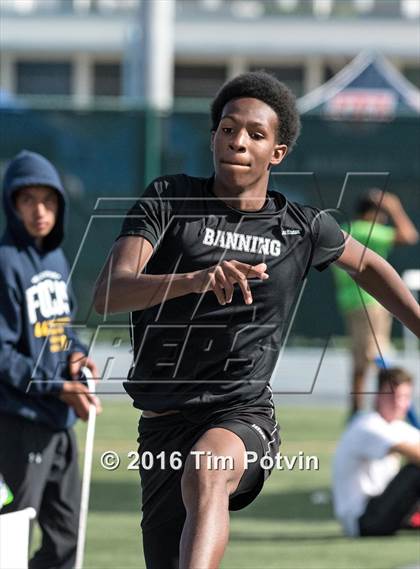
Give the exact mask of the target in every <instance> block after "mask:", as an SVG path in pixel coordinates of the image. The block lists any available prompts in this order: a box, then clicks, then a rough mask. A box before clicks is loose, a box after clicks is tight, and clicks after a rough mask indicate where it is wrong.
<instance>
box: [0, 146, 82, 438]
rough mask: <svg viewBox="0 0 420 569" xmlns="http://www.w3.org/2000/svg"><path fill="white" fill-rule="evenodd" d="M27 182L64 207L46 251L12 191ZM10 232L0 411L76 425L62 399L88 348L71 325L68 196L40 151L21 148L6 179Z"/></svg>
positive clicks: (2, 299)
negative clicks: (73, 358)
mask: <svg viewBox="0 0 420 569" xmlns="http://www.w3.org/2000/svg"><path fill="white" fill-rule="evenodd" d="M27 186H48V187H51V188H53V189H54V190H55V191H56V192H57V193H58V198H59V207H58V212H57V219H56V223H55V225H54V228H53V229H52V231H51V232H50V233H49V235H47V236H46V237H45V238H44V239H43V247H42V251H41V250H39V249H38V247H37V246H36V244H35V241H34V239H33V237H31V236H30V234H29V233H28V232H27V231H26V229H25V227H24V225H23V222H22V221H21V219H20V217H19V215H18V214H17V211H16V209H15V207H14V200H13V194H14V192H16V191H17V190H18V189H20V188H22V187H27ZM3 207H4V210H5V214H6V230H5V232H4V234H3V236H2V238H1V241H0V413H6V414H12V415H20V416H22V417H25V418H27V419H30V420H33V421H36V422H39V423H43V424H45V425H47V426H48V427H50V428H51V429H53V430H60V429H63V428H67V427H69V426H71V425H72V424H73V423H74V422H75V420H76V415H75V413H74V411H73V409H72V408H71V407H69V406H68V405H67V404H66V403H64V402H63V401H61V400H60V399H59V397H58V395H59V393H60V391H61V388H62V383H63V381H64V380H66V379H69V377H68V375H67V374H68V366H67V362H68V356H69V354H70V353H71V352H75V351H81V352H84V353H86V348H85V346H84V345H83V344H81V343H80V342H79V341H78V339H77V336H76V334H75V333H74V330H72V329H71V327H70V326H69V324H70V323H71V316H72V313H73V311H74V309H75V304H74V301H73V297H72V294H71V291H70V289H69V287H68V286H67V280H68V276H69V266H68V263H67V260H66V258H65V256H64V254H63V251H62V250H61V248H60V244H61V242H62V240H63V237H64V224H65V213H66V196H65V193H64V189H63V185H62V183H61V180H60V178H59V176H58V173H57V171H56V170H55V168H54V167H53V166H52V164H51V163H50V162H49V161H48V160H46V158H44V157H43V156H40V155H39V154H35V153H34V152H28V151H26V150H24V151H22V152H20V153H19V154H18V155H17V156H16V157H15V158H14V159H13V160H12V161H11V162H10V164H9V166H8V168H7V170H6V173H5V176H4V182H3Z"/></svg>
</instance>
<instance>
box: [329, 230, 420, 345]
mask: <svg viewBox="0 0 420 569" xmlns="http://www.w3.org/2000/svg"><path fill="white" fill-rule="evenodd" d="M343 233H344V232H343ZM344 236H345V240H346V243H345V247H344V251H343V253H342V255H341V256H340V257H339V258H338V260H337V261H336V262H335V264H336V266H338V267H340V269H344V270H345V271H346V272H347V273H348V274H349V275H350V276H351V277H352V279H353V280H354V281H355V282H356V283H357V284H358V285H360V286H361V287H362V288H363V289H364V290H365V291H366V292H368V293H369V294H371V295H372V296H373V297H375V298H376V300H377V301H378V302H379V303H380V304H382V306H384V307H385V308H386V309H387V310H389V312H391V313H392V314H393V315H394V316H395V317H396V318H398V320H400V321H401V322H402V323H403V324H404V325H405V326H407V328H409V329H410V330H411V331H412V332H413V333H414V334H415V335H416V336H417V337H420V307H419V305H418V303H417V301H416V299H415V298H414V297H413V295H412V294H411V292H410V291H409V289H408V288H407V286H406V285H405V283H404V281H403V280H402V279H401V277H400V276H399V275H398V273H397V271H396V270H395V269H394V268H393V267H392V266H391V265H390V264H389V263H388V262H387V261H385V259H383V258H382V257H380V256H379V255H377V254H376V253H374V252H373V251H371V250H370V249H368V247H365V246H364V245H362V244H361V243H359V242H358V241H356V239H353V238H352V237H351V236H350V235H347V234H346V233H344Z"/></svg>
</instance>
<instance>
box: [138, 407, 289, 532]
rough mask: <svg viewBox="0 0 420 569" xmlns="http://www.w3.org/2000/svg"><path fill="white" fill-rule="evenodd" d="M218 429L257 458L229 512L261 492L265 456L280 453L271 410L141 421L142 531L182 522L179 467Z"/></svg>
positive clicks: (178, 415)
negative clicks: (235, 437) (229, 433)
mask: <svg viewBox="0 0 420 569" xmlns="http://www.w3.org/2000/svg"><path fill="white" fill-rule="evenodd" d="M216 427H218V428H224V429H228V430H229V431H232V432H233V433H235V434H236V435H238V436H239V437H240V438H241V439H242V441H243V443H244V446H245V449H246V451H249V452H254V453H256V455H257V460H256V462H250V463H249V465H248V468H247V469H246V470H245V471H244V474H243V476H242V478H241V480H240V483H239V485H238V488H237V489H236V491H235V492H234V493H233V494H232V495H231V496H230V503H229V509H230V510H240V509H242V508H244V507H245V506H247V505H248V504H250V503H251V502H252V501H253V500H254V499H255V498H256V496H258V494H259V493H260V492H261V489H262V487H263V485H264V481H265V479H266V478H268V476H269V475H270V473H271V471H270V470H269V469H267V468H266V467H265V468H262V467H261V465H260V460H261V458H262V457H264V456H265V455H269V456H271V457H273V458H274V457H275V456H276V455H277V453H278V451H279V434H278V428H277V423H276V420H275V416H274V409H272V408H271V407H267V408H266V409H261V407H257V408H255V409H253V408H252V407H244V408H241V409H235V410H232V409H231V410H229V409H228V410H226V411H222V412H220V411H219V412H217V413H216V414H213V415H210V416H207V417H204V416H203V417H197V416H195V417H194V418H192V417H191V415H187V414H186V413H184V412H182V411H181V412H178V413H174V414H172V415H163V416H161V417H150V418H144V417H141V418H140V422H139V438H138V442H139V457H140V463H139V470H140V477H141V487H142V510H143V518H142V529H143V531H145V530H150V529H153V528H156V527H158V526H160V525H161V524H166V523H167V522H168V520H169V519H170V518H172V517H173V518H175V517H176V518H177V519H182V518H183V517H185V509H184V505H183V501H182V496H181V477H182V473H183V465H184V464H185V460H186V458H187V457H188V455H189V452H190V451H191V449H192V447H193V446H194V444H195V443H196V442H197V441H198V439H199V438H200V437H201V436H202V435H203V434H204V433H205V432H206V431H208V430H209V429H212V428H216ZM252 456H253V457H255V455H252Z"/></svg>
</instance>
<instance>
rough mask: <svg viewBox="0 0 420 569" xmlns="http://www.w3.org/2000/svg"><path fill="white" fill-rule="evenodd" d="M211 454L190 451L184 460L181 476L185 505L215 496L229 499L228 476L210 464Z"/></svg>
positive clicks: (195, 503)
mask: <svg viewBox="0 0 420 569" xmlns="http://www.w3.org/2000/svg"><path fill="white" fill-rule="evenodd" d="M211 458H212V455H210V454H207V453H205V452H201V451H192V453H191V454H190V455H189V457H188V458H187V460H186V462H185V467H184V472H183V475H182V478H181V490H182V498H183V500H184V504H185V506H186V507H187V506H193V505H198V504H200V503H203V502H207V501H208V500H210V499H212V498H213V499H214V498H216V497H218V498H220V499H226V501H228V499H229V477H228V474H227V472H226V471H225V470H223V469H222V468H220V469H219V468H217V467H215V465H213V464H212V461H211Z"/></svg>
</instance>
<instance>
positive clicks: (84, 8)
mask: <svg viewBox="0 0 420 569" xmlns="http://www.w3.org/2000/svg"><path fill="white" fill-rule="evenodd" d="M141 1H151V0H2V2H1V11H2V12H3V13H4V14H5V13H9V14H10V13H13V14H21V15H31V14H41V13H43V14H54V13H68V14H71V13H73V14H89V13H92V14H103V15H106V14H115V13H126V14H129V13H133V12H135V11H136V10H137V9H138V7H139V4H140V2H141ZM153 1H155V2H158V1H161V2H164V1H165V0H153ZM177 13H178V17H179V18H181V19H182V18H183V17H186V18H190V17H209V16H210V17H211V16H212V15H213V16H214V17H229V18H233V19H256V18H261V17H287V16H292V17H315V18H319V19H326V18H327V19H328V18H335V17H338V18H375V17H376V18H406V19H418V18H420V1H419V0H177Z"/></svg>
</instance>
